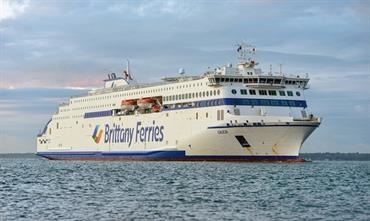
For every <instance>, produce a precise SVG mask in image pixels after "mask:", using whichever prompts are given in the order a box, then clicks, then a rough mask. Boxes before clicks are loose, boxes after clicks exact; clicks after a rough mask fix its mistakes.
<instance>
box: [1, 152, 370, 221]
mask: <svg viewBox="0 0 370 221" xmlns="http://www.w3.org/2000/svg"><path fill="white" fill-rule="evenodd" d="M285 219H289V220H321V219H323V220H370V162H369V161H367V162H353V161H352V162H350V161H317V162H312V163H301V164H284V163H276V164H272V163H214V162H213V163H212V162H89V161H48V160H43V159H40V158H19V157H0V220H1V221H3V220H285Z"/></svg>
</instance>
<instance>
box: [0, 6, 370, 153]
mask: <svg viewBox="0 0 370 221" xmlns="http://www.w3.org/2000/svg"><path fill="white" fill-rule="evenodd" d="M241 42H244V43H248V44H252V45H254V46H255V47H256V49H257V55H256V59H257V60H258V61H259V62H260V68H262V69H263V70H264V71H265V72H268V71H269V66H270V64H271V65H272V68H273V71H276V72H277V71H279V65H280V64H281V65H282V69H283V72H286V73H290V74H305V73H308V74H309V77H310V79H311V80H310V89H309V90H307V91H306V92H305V95H306V97H307V102H308V106H309V110H310V111H312V112H313V113H314V114H315V115H318V116H321V117H322V118H323V122H322V125H321V126H320V127H319V128H318V129H317V130H316V131H315V132H314V133H313V134H312V135H311V136H310V137H309V139H308V140H307V141H306V142H305V144H304V145H303V149H302V150H301V151H302V152H366V153H369V152H370V89H369V88H370V0H358V1H351V0H347V1H341V0H337V1H331V0H323V1H318V0H312V1H301V0H298V1H297V0H296V1H287V0H258V1H257V0H254V1H216V0H214V1H211V0H208V1H175V0H169V1H156V0H154V1H118V0H116V1H112V0H107V1H103V0H95V1H89V0H86V1H85V0H76V1H72V0H43V1H42V0H40V1H38V0H0V153H5V152H36V135H37V133H38V132H39V130H40V129H42V128H43V126H44V125H45V123H46V122H47V121H48V119H50V117H51V115H52V114H53V113H54V112H55V111H56V110H57V106H58V104H59V103H61V102H63V101H68V98H69V96H72V95H81V94H84V93H86V90H88V89H90V88H98V87H101V86H102V83H103V82H102V80H103V79H104V78H105V77H106V75H107V73H112V72H115V73H122V70H123V69H124V68H125V67H126V59H129V60H130V64H131V69H132V73H133V75H134V77H135V79H136V81H138V82H143V83H145V82H153V81H154V82H157V81H159V80H160V78H161V77H163V76H175V75H177V72H178V69H179V68H184V69H185V70H186V73H188V74H200V73H203V72H204V71H205V70H207V69H208V67H217V66H221V65H225V64H227V63H230V62H232V63H235V62H236V56H237V54H236V53H235V51H236V47H235V45H236V44H238V43H241Z"/></svg>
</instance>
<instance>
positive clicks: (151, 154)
mask: <svg viewBox="0 0 370 221" xmlns="http://www.w3.org/2000/svg"><path fill="white" fill-rule="evenodd" d="M195 111H196V112H198V114H199V115H201V114H203V115H205V113H207V112H210V111H211V110H207V109H205V110H183V111H176V112H175V111H168V112H161V113H152V114H146V115H137V116H109V117H101V118H98V119H96V118H93V119H90V120H89V119H87V120H86V122H85V123H84V124H85V125H89V126H86V127H84V128H82V126H75V125H73V124H74V123H75V122H71V125H70V126H66V128H62V129H60V130H64V131H63V132H62V133H61V134H56V136H41V137H39V138H38V139H39V143H42V144H39V145H38V155H39V156H43V157H46V158H48V159H95V160H122V159H131V160H133V159H136V160H237V161H286V160H288V161H289V160H297V159H299V151H300V149H301V146H302V144H303V142H304V140H305V139H306V138H307V137H308V136H309V135H310V134H311V133H312V132H313V130H315V128H316V127H317V126H318V125H319V124H320V123H319V122H318V121H312V120H311V121H310V120H306V121H293V118H287V117H280V118H279V117H266V116H264V117H262V116H260V117H257V118H256V117H254V118H253V117H246V116H234V115H232V114H228V115H229V116H226V118H225V120H224V121H223V122H219V123H216V124H215V123H212V122H213V121H214V119H213V117H214V116H211V114H210V116H208V119H207V120H206V119H203V120H201V121H199V120H196V119H195V118H194V117H193V118H191V115H193V116H194V115H195ZM187 116H188V117H187ZM289 119H290V122H289V121H287V120H289ZM282 120H285V121H282ZM227 122H234V123H227ZM235 122H236V123H235ZM241 122H243V123H241ZM246 122H248V123H246ZM249 122H251V123H249ZM253 122H254V123H253ZM256 122H258V123H256ZM261 122H263V123H261ZM97 127H98V130H97V132H96V133H95V137H96V136H97V135H98V134H99V132H100V131H101V132H100V133H101V135H100V136H101V137H100V140H99V141H98V142H96V140H94V132H95V128H97ZM118 128H119V129H118ZM143 131H144V132H143ZM237 137H239V139H241V140H238V139H237ZM241 137H243V138H241ZM243 139H244V140H243ZM40 141H43V142H40Z"/></svg>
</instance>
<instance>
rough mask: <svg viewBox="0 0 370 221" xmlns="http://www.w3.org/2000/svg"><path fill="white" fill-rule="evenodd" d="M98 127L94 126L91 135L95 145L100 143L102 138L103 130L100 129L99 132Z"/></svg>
mask: <svg viewBox="0 0 370 221" xmlns="http://www.w3.org/2000/svg"><path fill="white" fill-rule="evenodd" d="M99 127H100V126H99V125H96V127H95V130H94V133H93V135H92V138H93V140H94V141H95V143H99V142H100V139H101V138H102V136H103V129H100V130H99Z"/></svg>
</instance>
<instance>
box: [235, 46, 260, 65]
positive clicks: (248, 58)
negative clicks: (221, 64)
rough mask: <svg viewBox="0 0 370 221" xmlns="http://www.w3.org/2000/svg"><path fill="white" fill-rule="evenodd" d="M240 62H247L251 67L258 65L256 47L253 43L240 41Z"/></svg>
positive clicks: (238, 50)
mask: <svg viewBox="0 0 370 221" xmlns="http://www.w3.org/2000/svg"><path fill="white" fill-rule="evenodd" d="M236 47H237V50H236V51H237V52H238V60H239V64H245V65H248V66H250V67H253V66H255V65H257V64H258V63H257V62H255V55H256V49H255V47H253V46H252V45H249V44H245V43H240V44H237V45H236Z"/></svg>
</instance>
